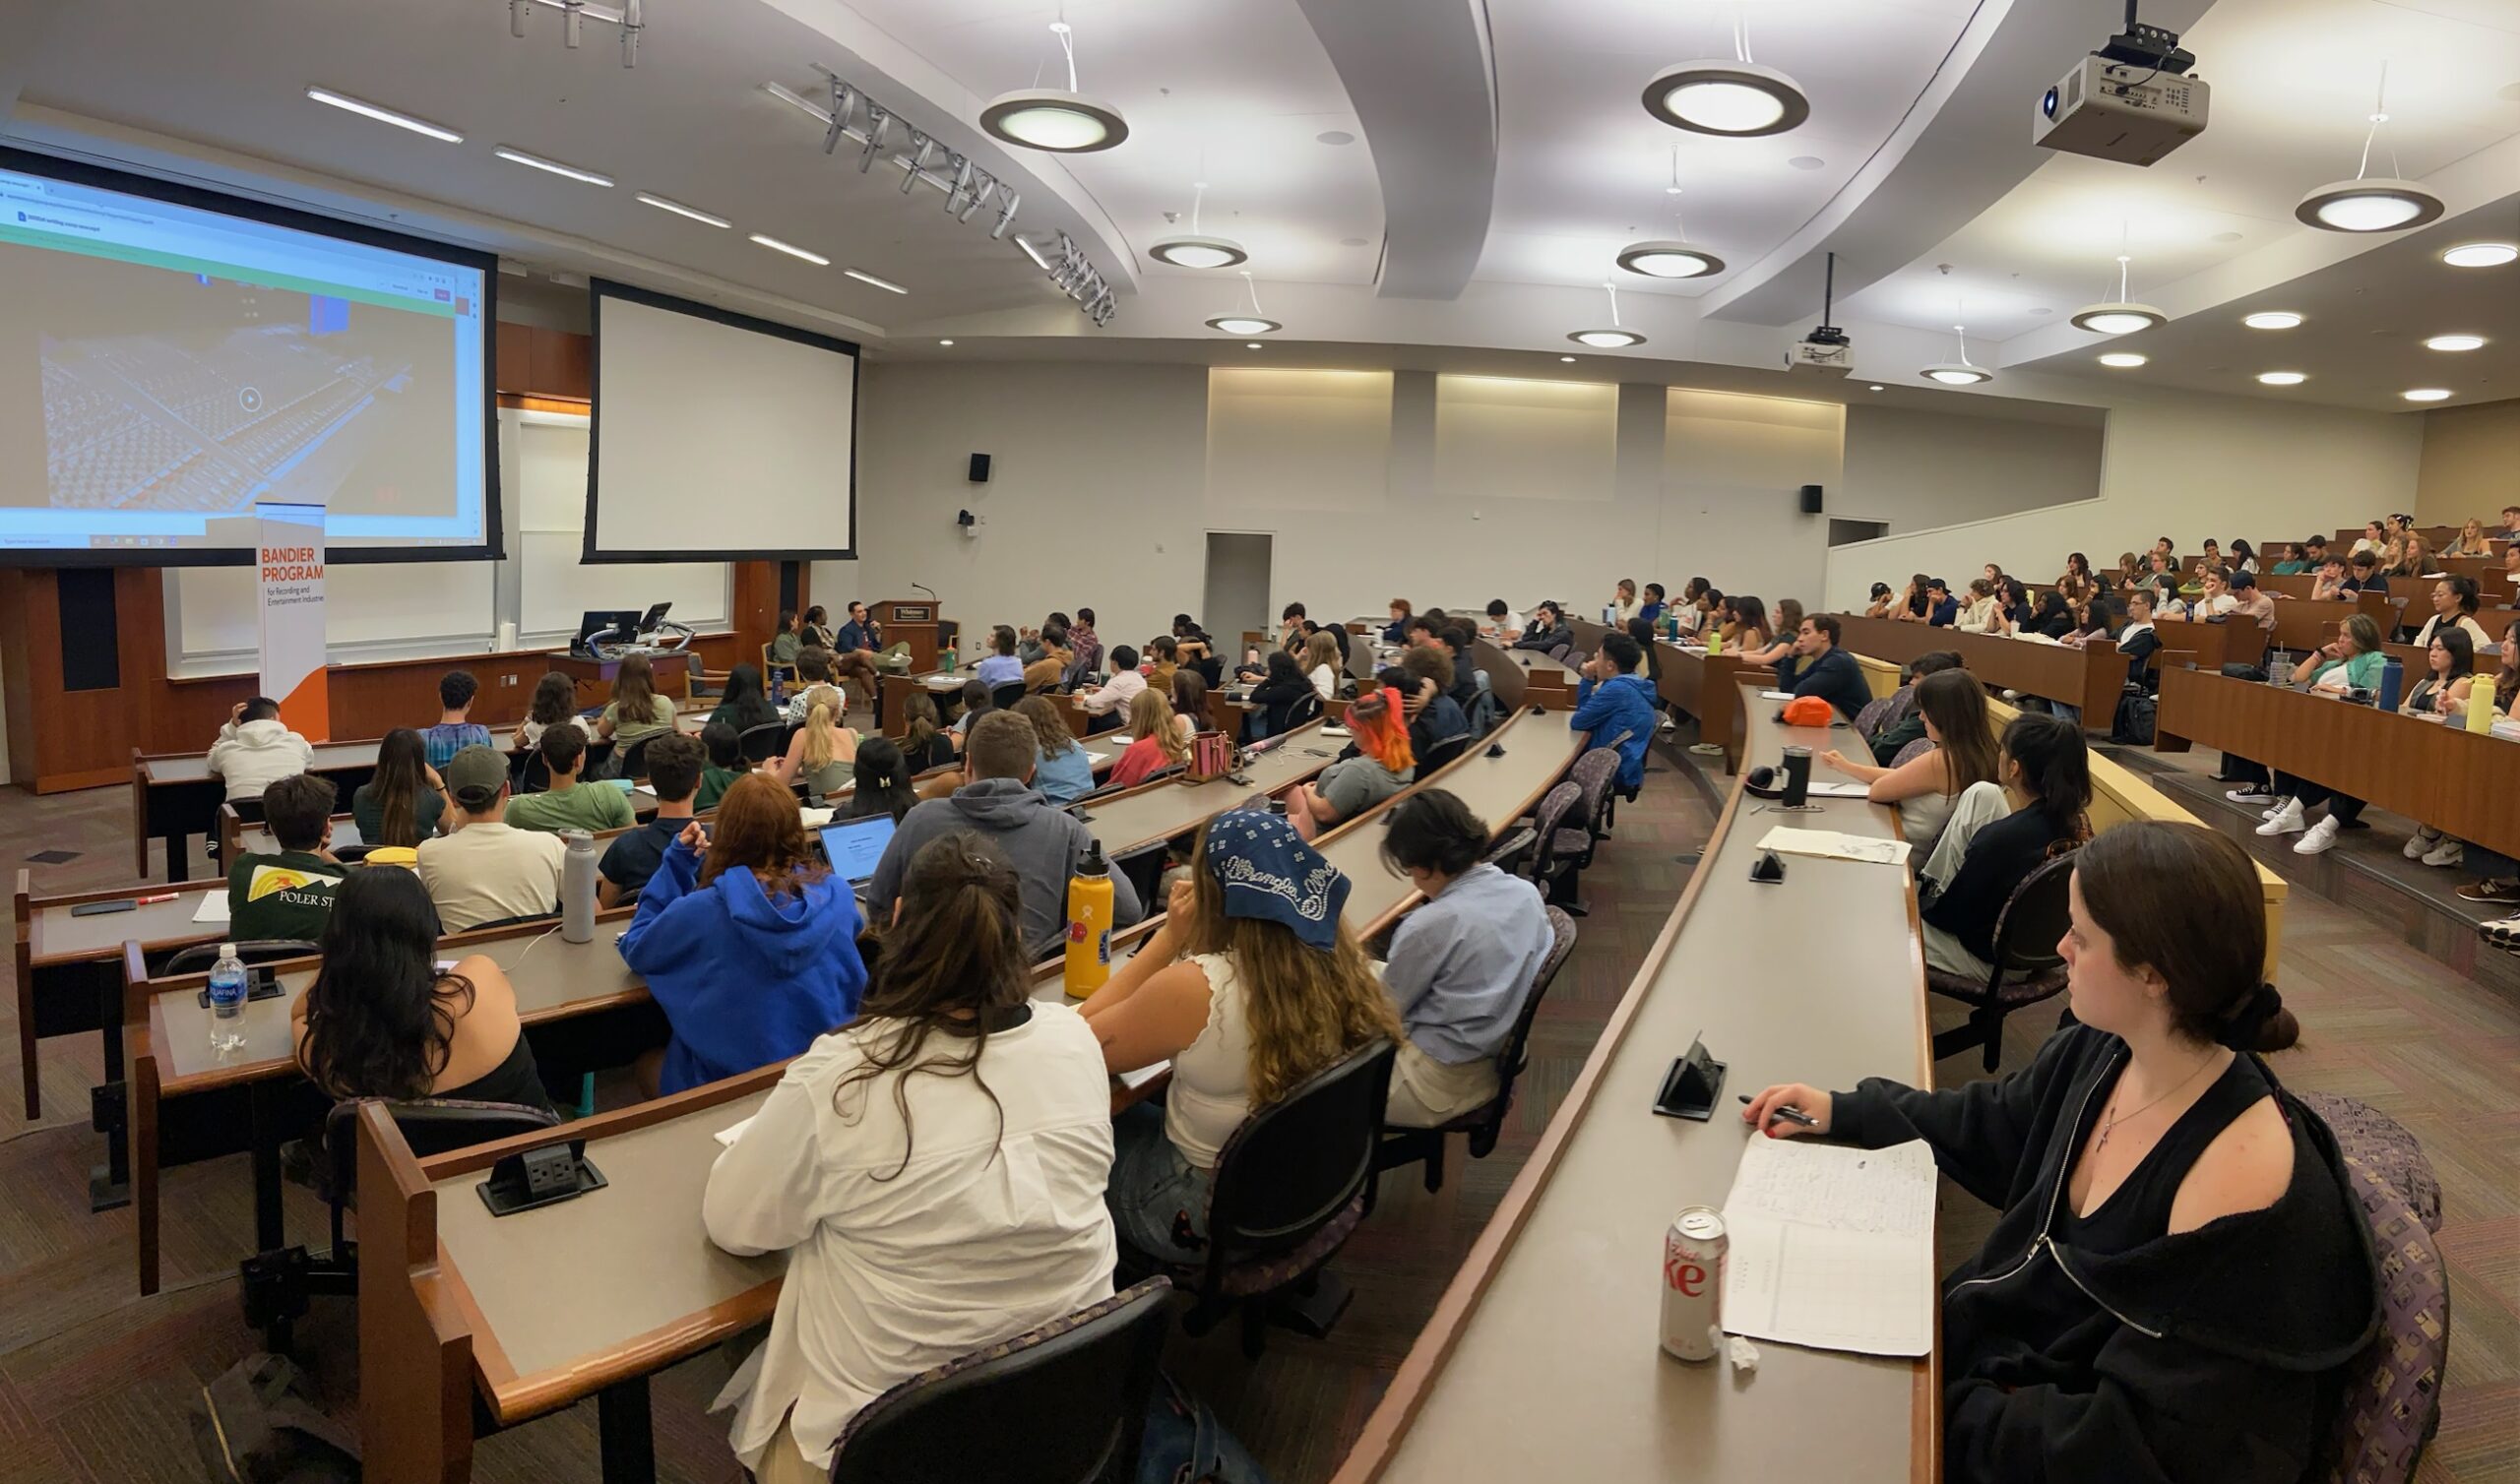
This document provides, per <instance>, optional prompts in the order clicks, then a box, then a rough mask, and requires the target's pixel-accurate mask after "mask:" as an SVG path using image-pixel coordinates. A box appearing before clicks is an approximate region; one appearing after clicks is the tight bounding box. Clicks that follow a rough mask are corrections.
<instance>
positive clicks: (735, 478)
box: [585, 280, 857, 562]
mask: <svg viewBox="0 0 2520 1484" xmlns="http://www.w3.org/2000/svg"><path fill="white" fill-rule="evenodd" d="M592 298H593V320H594V325H595V424H594V437H593V441H592V445H591V448H590V451H589V457H588V459H587V526H586V532H587V534H586V556H585V559H586V560H587V561H590V562H707V561H724V562H744V561H805V560H826V559H835V558H837V559H852V558H854V557H855V556H856V555H857V511H856V485H857V475H856V468H857V464H856V457H855V450H856V433H857V347H856V346H855V345H853V344H851V343H850V342H849V341H847V340H833V339H831V338H829V337H827V336H819V335H814V334H810V333H808V332H806V331H802V330H791V329H788V327H786V326H784V325H773V324H771V323H769V322H768V321H766V320H756V319H751V318H748V317H746V316H743V315H738V314H729V313H727V312H725V310H721V309H713V308H711V307H709V306H708V305H705V304H695V303H692V302H690V301H689V300H687V299H676V298H670V297H667V296H665V295H662V294H652V293H649V292H647V291H645V290H643V289H636V288H631V287H629V286H627V285H625V284H620V283H610V282H605V281H602V280H598V281H597V282H596V283H595V284H594V286H593V293H592Z"/></svg>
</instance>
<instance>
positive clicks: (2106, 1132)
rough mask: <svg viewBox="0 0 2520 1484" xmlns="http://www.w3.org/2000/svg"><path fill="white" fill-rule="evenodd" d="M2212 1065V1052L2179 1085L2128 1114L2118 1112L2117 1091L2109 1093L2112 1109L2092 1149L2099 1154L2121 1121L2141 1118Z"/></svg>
mask: <svg viewBox="0 0 2520 1484" xmlns="http://www.w3.org/2000/svg"><path fill="white" fill-rule="evenodd" d="M2212 1065H2214V1058H2213V1056H2212V1054H2211V1053H2208V1054H2207V1055H2206V1058H2205V1060H2203V1061H2201V1062H2198V1063H2197V1064H2196V1070H2195V1071H2194V1072H2190V1073H2189V1074H2187V1075H2186V1076H2185V1077H2183V1078H2180V1079H2179V1080H2178V1085H2177V1086H2175V1087H2173V1088H2171V1089H2170V1091H2168V1092H2165V1093H2163V1094H2161V1096H2160V1097H2156V1098H2154V1099H2153V1100H2152V1101H2151V1102H2148V1103H2146V1104H2144V1105H2143V1106H2142V1107H2140V1108H2137V1109H2136V1110H2135V1111H2134V1112H2132V1113H2126V1114H2120V1113H2118V1112H2117V1111H2116V1107H2117V1094H2116V1093H2114V1092H2111V1093H2110V1095H2109V1106H2110V1111H2109V1113H2108V1116H2107V1117H2106V1119H2105V1120H2104V1121H2103V1122H2102V1124H2101V1126H2100V1140H2099V1142H2098V1143H2096V1144H2093V1145H2092V1146H2091V1151H2092V1152H2093V1153H2095V1154H2097V1153H2099V1152H2100V1151H2101V1150H2103V1149H2105V1148H2107V1147H2109V1136H2110V1134H2111V1133H2113V1132H2115V1131H2116V1128H2117V1126H2118V1125H2119V1124H2121V1123H2123V1122H2125V1121H2126V1120H2127V1119H2130V1118H2140V1117H2142V1116H2143V1115H2144V1114H2146V1113H2149V1112H2151V1111H2152V1110H2153V1109H2154V1108H2155V1107H2157V1106H2159V1105H2160V1104H2161V1103H2162V1102H2163V1101H2164V1100H2165V1099H2167V1098H2169V1097H2171V1096H2173V1095H2174V1094H2175V1093H2177V1092H2178V1091H2180V1090H2181V1089H2182V1088H2184V1087H2186V1085H2187V1084H2188V1083H2189V1082H2194V1081H2196V1079H2197V1078H2199V1077H2201V1076H2203V1075H2204V1073H2205V1069H2206V1068H2208V1067H2211V1066H2212Z"/></svg>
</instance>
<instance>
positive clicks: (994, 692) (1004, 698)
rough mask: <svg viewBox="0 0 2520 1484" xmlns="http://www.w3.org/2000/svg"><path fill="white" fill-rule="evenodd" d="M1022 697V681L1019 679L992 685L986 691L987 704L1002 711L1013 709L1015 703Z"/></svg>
mask: <svg viewBox="0 0 2520 1484" xmlns="http://www.w3.org/2000/svg"><path fill="white" fill-rule="evenodd" d="M1023 699H1024V682H1023V681H1021V680H1010V681H1008V682H1006V684H1004V685H1001V686H996V687H993V688H992V689H991V690H990V691H989V693H988V704H989V705H991V706H993V707H996V708H997V709H998V710H999V711H1013V710H1014V709H1015V703H1017V702H1019V701H1021V700H1023Z"/></svg>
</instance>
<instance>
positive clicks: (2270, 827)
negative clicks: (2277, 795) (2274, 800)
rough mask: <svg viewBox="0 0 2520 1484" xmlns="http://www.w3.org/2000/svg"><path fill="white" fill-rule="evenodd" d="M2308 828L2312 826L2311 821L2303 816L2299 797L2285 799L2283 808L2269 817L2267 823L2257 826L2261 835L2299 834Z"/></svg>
mask: <svg viewBox="0 0 2520 1484" xmlns="http://www.w3.org/2000/svg"><path fill="white" fill-rule="evenodd" d="M2308 828H2310V822H2309V821H2308V820H2306V819H2304V818H2302V816H2301V801H2300V800H2299V799H2287V800H2285V801H2284V807H2283V808H2281V809H2278V810H2276V811H2275V814H2274V816H2273V817H2272V818H2270V819H2268V820H2267V822H2266V823H2265V824H2263V825H2260V826H2258V827H2257V833H2258V834H2260V835H2299V834H2300V833H2301V832H2302V831H2304V830H2307V829H2308Z"/></svg>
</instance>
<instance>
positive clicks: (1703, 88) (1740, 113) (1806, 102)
mask: <svg viewBox="0 0 2520 1484" xmlns="http://www.w3.org/2000/svg"><path fill="white" fill-rule="evenodd" d="M1645 111H1646V112H1648V113H1650V114H1653V115H1654V116H1655V117H1656V118H1659V119H1661V120H1662V121H1663V122H1665V123H1667V124H1669V125H1670V126H1671V127H1672V128H1674V129H1686V130H1688V131H1690V132H1691V133H1694V134H1721V135H1724V136H1727V137H1729V138H1733V139H1748V138H1754V137H1757V136H1759V135H1763V134H1783V133H1785V132H1786V131H1787V130H1789V129H1794V128H1796V127H1798V126H1799V125H1800V124H1801V123H1802V121H1803V120H1804V119H1807V118H1809V117H1810V116H1811V99H1810V98H1809V97H1807V96H1805V95H1804V93H1803V92H1802V88H1801V85H1799V84H1797V83H1796V82H1795V81H1794V79H1792V78H1790V77H1787V76H1786V75H1785V74H1784V73H1782V72H1779V71H1777V70H1776V69H1775V68H1773V67H1762V66H1760V65H1759V64H1758V63H1756V62H1754V61H1752V60H1750V31H1749V28H1748V26H1747V25H1746V24H1745V23H1744V22H1743V21H1742V20H1741V18H1740V17H1739V16H1737V15H1736V16H1734V17H1733V59H1732V60H1730V61H1726V60H1723V59H1720V58H1704V59H1701V60H1698V61H1694V62H1682V63H1680V64H1679V65H1677V66H1675V67H1666V68H1664V69H1663V70H1662V71H1661V72H1658V73H1656V74H1655V75H1654V81H1652V82H1650V83H1648V84H1646V85H1645Z"/></svg>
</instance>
